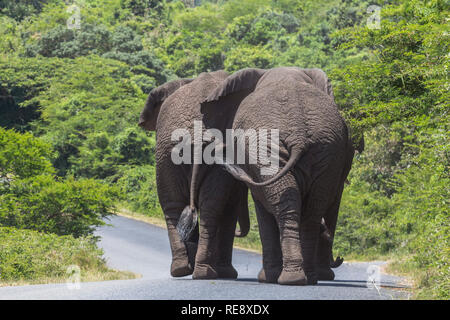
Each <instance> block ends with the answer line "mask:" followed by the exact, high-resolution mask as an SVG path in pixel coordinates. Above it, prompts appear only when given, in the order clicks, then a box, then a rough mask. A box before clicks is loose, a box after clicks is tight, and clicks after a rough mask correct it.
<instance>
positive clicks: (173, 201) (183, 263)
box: [156, 159, 198, 277]
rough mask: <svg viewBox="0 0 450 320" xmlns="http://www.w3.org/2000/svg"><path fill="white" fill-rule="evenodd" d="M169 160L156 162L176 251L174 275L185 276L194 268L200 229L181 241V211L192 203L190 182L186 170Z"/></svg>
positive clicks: (157, 175)
mask: <svg viewBox="0 0 450 320" xmlns="http://www.w3.org/2000/svg"><path fill="white" fill-rule="evenodd" d="M165 160H166V161H162V160H160V161H157V163H156V179H157V188H158V197H159V200H160V203H161V207H162V210H163V212H164V217H165V220H166V225H167V232H168V235H169V242H170V249H171V252H172V264H171V267H170V274H171V275H172V276H173V277H183V276H187V275H190V274H192V272H193V271H194V263H195V255H196V252H197V242H198V229H197V230H195V231H194V232H193V235H192V236H191V239H189V241H187V242H183V241H181V239H180V236H179V234H178V231H177V229H176V227H177V224H178V220H179V218H180V215H181V212H183V209H184V208H185V207H186V205H187V204H188V203H189V191H188V187H187V186H188V185H189V184H188V179H187V178H186V173H185V172H184V171H183V169H182V168H181V167H179V166H175V165H174V164H173V163H172V162H171V161H168V160H170V159H165Z"/></svg>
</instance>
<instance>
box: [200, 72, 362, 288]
mask: <svg viewBox="0 0 450 320" xmlns="http://www.w3.org/2000/svg"><path fill="white" fill-rule="evenodd" d="M202 112H203V113H204V115H205V117H204V122H205V124H206V125H208V126H210V127H216V126H217V125H219V124H220V121H232V122H233V123H232V128H233V129H244V130H247V129H255V130H258V129H278V130H279V133H280V140H281V143H280V167H281V168H282V169H281V170H279V171H278V173H277V174H275V175H274V176H273V177H271V178H270V179H267V177H265V176H261V174H260V172H261V171H260V169H261V168H262V167H261V165H260V164H245V165H227V166H226V167H227V170H228V171H229V172H230V173H231V174H232V175H233V176H234V177H235V178H237V179H239V180H241V181H244V182H245V183H246V184H247V185H248V186H249V187H250V189H251V192H252V195H253V199H254V201H255V206H256V211H257V218H258V224H259V229H260V235H261V240H262V246H263V270H261V272H260V274H259V275H258V279H259V281H261V282H271V283H276V282H278V283H279V284H284V285H306V284H315V283H317V280H318V279H324V280H331V279H334V273H333V271H332V270H331V268H330V266H336V265H339V264H340V263H341V262H342V261H339V259H338V261H336V262H335V261H333V257H332V239H333V236H334V232H335V229H336V221H337V216H338V210H339V204H340V200H341V196H342V191H343V186H344V182H345V180H346V177H347V175H348V173H349V171H350V168H351V163H352V160H353V155H354V149H353V146H352V143H351V141H350V138H349V134H348V130H347V126H346V124H345V122H344V120H343V119H342V117H341V115H340V114H339V112H338V109H337V106H336V105H335V103H334V99H333V93H332V89H331V85H330V82H329V80H328V78H327V76H326V74H325V73H324V72H323V71H322V70H320V69H299V68H295V67H283V68H276V69H271V70H262V69H244V70H241V71H239V72H237V73H235V74H233V75H232V76H230V77H228V78H227V79H226V80H225V81H224V82H223V83H222V85H221V86H219V87H218V88H217V89H215V90H214V92H212V93H211V94H210V95H209V96H208V98H207V99H205V101H204V102H203V104H202ZM218 114H221V116H220V117H217V115H218ZM227 147H229V146H227ZM245 150H246V152H247V153H248V145H247V146H246V148H245ZM268 154H270V151H268ZM247 156H248V155H247ZM322 219H324V220H325V224H326V227H327V229H328V231H327V232H328V234H329V238H331V239H330V240H331V241H327V240H326V237H322V236H320V232H321V221H322ZM322 231H323V230H322Z"/></svg>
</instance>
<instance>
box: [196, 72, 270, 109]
mask: <svg viewBox="0 0 450 320" xmlns="http://www.w3.org/2000/svg"><path fill="white" fill-rule="evenodd" d="M266 71H267V70H264V69H256V68H248V69H243V70H240V71H238V72H235V73H234V74H232V75H231V76H229V77H228V78H227V79H225V80H224V82H223V83H222V84H221V85H219V86H218V87H217V88H216V89H215V90H214V91H213V92H211V94H210V95H209V96H208V97H207V98H206V100H205V101H204V102H213V101H218V100H219V99H220V98H222V97H226V96H228V95H231V94H233V93H237V92H239V91H244V90H248V91H253V90H254V89H255V87H256V84H257V83H258V81H259V79H260V78H261V77H262V76H263V75H264V73H266Z"/></svg>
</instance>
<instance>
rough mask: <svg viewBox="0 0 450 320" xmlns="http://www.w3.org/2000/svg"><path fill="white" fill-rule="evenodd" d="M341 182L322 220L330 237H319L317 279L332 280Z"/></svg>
mask: <svg viewBox="0 0 450 320" xmlns="http://www.w3.org/2000/svg"><path fill="white" fill-rule="evenodd" d="M343 189H344V186H343V183H342V184H341V186H339V190H338V192H337V196H336V198H335V200H334V201H333V203H332V204H331V206H330V207H329V208H328V210H327V212H326V214H325V216H324V220H325V224H326V226H327V228H328V231H329V233H330V236H331V237H330V239H329V240H326V239H323V238H320V239H319V247H318V252H317V277H318V279H319V280H328V281H331V280H334V276H335V275H334V272H333V270H332V269H331V264H332V263H333V262H334V261H333V240H334V234H335V231H336V224H337V218H338V213H339V205H340V202H341V197H342V191H343Z"/></svg>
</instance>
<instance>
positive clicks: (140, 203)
mask: <svg viewBox="0 0 450 320" xmlns="http://www.w3.org/2000/svg"><path fill="white" fill-rule="evenodd" d="M117 187H118V188H119V190H120V193H121V194H122V195H123V196H122V197H121V198H122V201H124V202H126V203H127V206H128V207H130V209H132V210H134V211H136V212H140V213H143V214H146V215H149V216H156V217H163V215H162V209H161V207H160V205H159V201H158V194H157V190H156V173H155V167H154V166H148V165H147V166H136V167H133V166H130V167H123V168H122V172H121V173H120V177H119V179H118V180H117Z"/></svg>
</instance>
